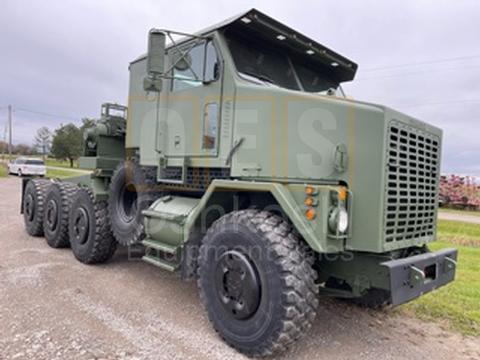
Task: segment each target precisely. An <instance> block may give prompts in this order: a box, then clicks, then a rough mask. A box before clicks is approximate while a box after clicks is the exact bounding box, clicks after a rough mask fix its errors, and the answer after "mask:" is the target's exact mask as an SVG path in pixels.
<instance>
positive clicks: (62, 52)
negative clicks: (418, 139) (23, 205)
mask: <svg viewBox="0 0 480 360" xmlns="http://www.w3.org/2000/svg"><path fill="white" fill-rule="evenodd" d="M250 7H257V8H258V9H259V10H261V11H264V12H266V13H267V14H269V15H271V16H273V17H275V18H277V19H278V20H280V21H282V22H285V23H286V24H287V25H289V26H291V27H293V28H295V29H297V30H299V31H301V32H303V33H305V34H307V35H308V36H310V37H312V38H314V39H316V40H318V41H319V42H320V43H324V44H325V45H327V46H328V47H330V48H332V49H334V50H336V51H337V52H340V53H342V54H344V55H346V56H348V57H349V58H352V59H353V60H355V61H356V62H357V63H359V65H360V68H359V72H358V75H357V78H358V80H356V81H354V82H352V83H351V84H346V86H345V89H346V90H347V92H348V93H349V94H350V95H352V96H353V97H354V98H357V99H362V100H367V101H372V102H376V103H383V104H385V105H388V106H391V107H393V108H396V109H397V110H400V111H403V112H406V113H408V114H411V115H413V116H415V117H417V118H419V119H421V120H425V121H427V122H429V123H432V124H434V125H437V126H440V127H442V128H443V129H444V131H445V143H444V162H443V165H444V166H443V170H444V171H445V172H461V173H468V172H470V173H474V174H475V175H480V165H479V164H480V160H479V159H480V156H478V155H479V154H480V145H479V144H480V142H478V141H477V139H476V136H477V135H478V134H479V133H480V131H479V130H480V125H479V124H480V121H479V120H480V119H479V114H480V57H477V58H471V59H466V60H461V61H460V60H458V61H450V62H444V63H430V64H423V65H418V66H408V67H398V68H391V69H385V70H378V71H368V70H369V69H370V70H371V69H372V68H378V67H384V66H391V65H397V64H411V63H422V62H429V61H431V60H436V59H446V58H455V57H462V56H469V55H479V56H480V49H478V46H477V44H478V39H477V37H478V30H479V28H478V24H479V23H480V3H478V2H477V1H466V0H463V1H462V0H460V1H455V2H452V1H446V0H440V1H438V0H437V1H433V0H430V1H417V0H408V1H406V0H403V1H365V0H364V1H355V0H352V1H341V2H325V1H322V2H314V1H307V2H304V3H302V4H300V3H299V2H284V3H279V2H278V1H273V0H268V1H238V2H230V1H222V2H219V1H211V0H209V1H202V2H189V1H180V0H177V1H175V2H174V3H172V2H171V1H153V0H152V1H150V0H144V1H135V2H133V1H127V0H120V1H113V0H110V1H101V2H100V1H94V0H90V1H82V2H78V1H65V0H64V1H60V0H59V1H42V2H31V1H29V2H26V1H16V0H6V1H3V2H2V11H1V12H0V34H2V35H1V36H0V49H1V51H2V53H1V58H0V107H2V106H5V105H7V104H13V105H14V106H15V107H16V108H28V109H34V110H38V111H41V112H46V113H54V114H60V115H64V116H66V117H67V118H62V117H58V118H56V117H45V116H40V115H37V116H35V115H33V114H28V113H25V112H21V111H17V112H15V114H14V119H15V128H14V137H15V140H16V141H17V142H31V141H32V138H33V133H34V131H35V130H36V128H39V127H40V126H42V125H47V126H49V127H51V128H54V127H56V126H57V125H58V124H60V123H66V122H69V121H71V119H70V118H75V119H78V121H79V120H80V118H81V117H83V116H90V117H95V116H98V113H99V109H100V104H101V103H102V102H105V101H114V102H119V103H126V99H127V91H128V70H127V67H128V63H129V61H131V60H133V59H134V58H135V57H137V56H138V55H139V54H142V53H144V52H145V49H146V34H147V31H148V29H150V28H152V27H161V28H172V29H177V30H182V31H187V32H194V31H196V30H199V29H201V28H204V27H207V26H208V25H211V24H212V23H215V22H219V21H221V20H223V19H225V18H227V17H230V16H232V15H234V14H237V13H240V12H241V11H244V10H246V9H248V8H250ZM466 99H467V100H468V99H470V100H471V101H470V102H462V101H464V100H466ZM474 100H478V101H474ZM455 101H457V102H455ZM5 118H6V112H5V109H0V126H2V127H3V121H4V119H5Z"/></svg>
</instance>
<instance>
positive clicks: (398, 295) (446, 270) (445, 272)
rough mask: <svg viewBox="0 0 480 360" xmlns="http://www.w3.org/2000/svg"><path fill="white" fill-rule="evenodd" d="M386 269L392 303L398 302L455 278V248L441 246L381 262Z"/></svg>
mask: <svg viewBox="0 0 480 360" xmlns="http://www.w3.org/2000/svg"><path fill="white" fill-rule="evenodd" d="M382 265H383V266H386V267H387V268H388V269H389V274H390V293H391V303H392V305H394V306H396V305H400V304H403V303H406V302H408V301H410V300H412V299H415V298H417V297H419V296H421V295H423V294H425V293H427V292H430V291H432V290H435V289H437V288H439V287H441V286H443V285H446V284H448V283H449V282H451V281H453V279H454V278H455V270H456V267H457V250H456V249H445V250H440V251H437V252H431V253H426V254H421V255H415V256H411V257H408V258H404V259H397V260H391V261H387V262H384V263H382Z"/></svg>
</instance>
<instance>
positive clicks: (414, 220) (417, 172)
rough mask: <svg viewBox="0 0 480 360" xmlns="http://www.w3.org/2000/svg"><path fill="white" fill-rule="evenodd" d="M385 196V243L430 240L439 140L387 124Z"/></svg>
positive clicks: (435, 137)
mask: <svg viewBox="0 0 480 360" xmlns="http://www.w3.org/2000/svg"><path fill="white" fill-rule="evenodd" d="M387 151H388V153H387V169H386V189H385V192H386V194H385V195H386V196H385V208H386V211H385V239H386V241H387V242H397V241H403V240H411V239H418V238H421V237H426V236H433V235H434V232H435V222H436V207H437V188H438V178H439V167H440V139H439V138H438V137H437V136H436V135H433V134H430V133H427V132H425V131H423V130H419V129H417V128H414V127H411V126H409V125H406V124H403V123H401V122H398V121H396V120H393V121H391V122H390V126H389V131H388V150H387Z"/></svg>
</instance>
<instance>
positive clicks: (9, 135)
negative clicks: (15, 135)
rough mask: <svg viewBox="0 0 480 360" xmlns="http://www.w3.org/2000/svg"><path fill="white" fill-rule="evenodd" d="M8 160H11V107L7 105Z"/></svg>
mask: <svg viewBox="0 0 480 360" xmlns="http://www.w3.org/2000/svg"><path fill="white" fill-rule="evenodd" d="M8 160H9V161H11V160H12V105H8Z"/></svg>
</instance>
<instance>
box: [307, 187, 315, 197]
mask: <svg viewBox="0 0 480 360" xmlns="http://www.w3.org/2000/svg"><path fill="white" fill-rule="evenodd" d="M315 193H316V191H315V188H314V187H313V186H307V187H306V188H305V194H307V195H315Z"/></svg>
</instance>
